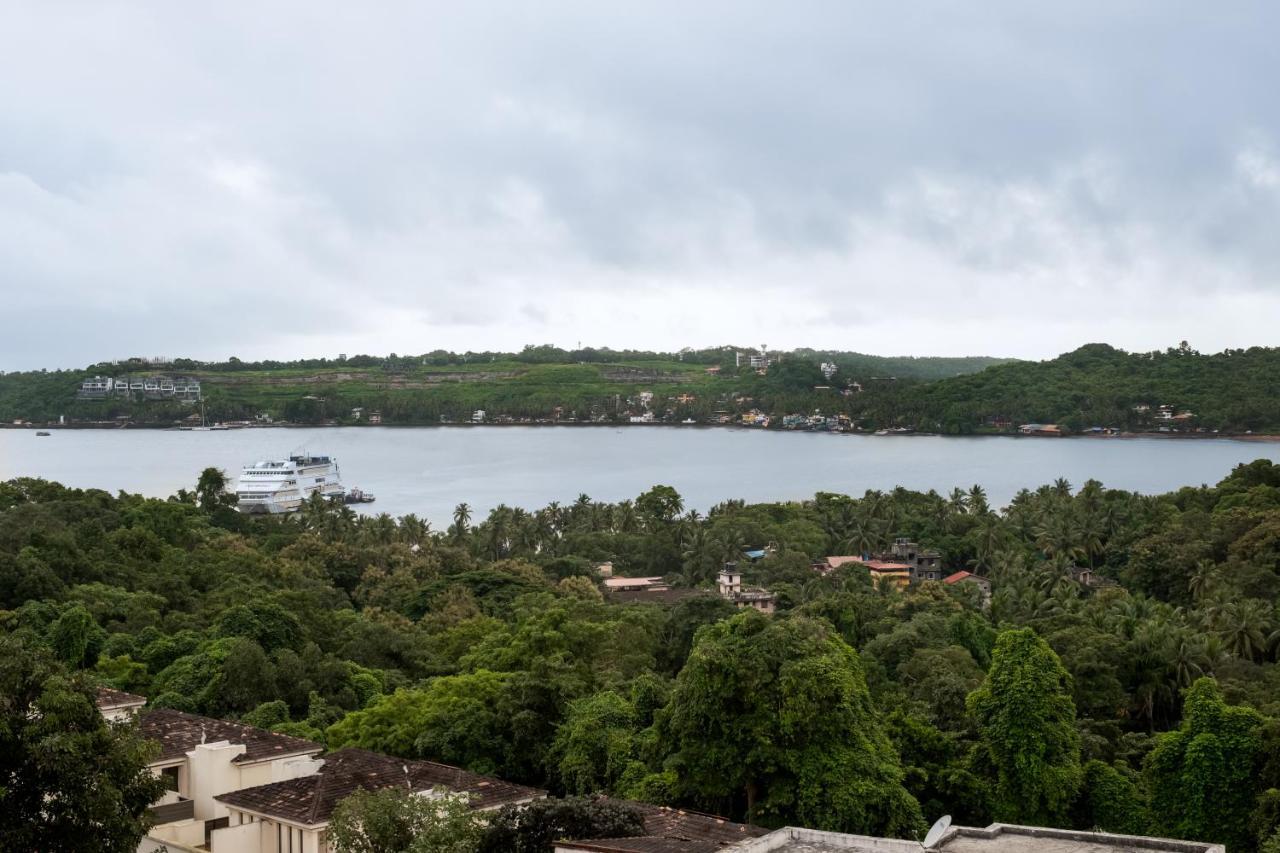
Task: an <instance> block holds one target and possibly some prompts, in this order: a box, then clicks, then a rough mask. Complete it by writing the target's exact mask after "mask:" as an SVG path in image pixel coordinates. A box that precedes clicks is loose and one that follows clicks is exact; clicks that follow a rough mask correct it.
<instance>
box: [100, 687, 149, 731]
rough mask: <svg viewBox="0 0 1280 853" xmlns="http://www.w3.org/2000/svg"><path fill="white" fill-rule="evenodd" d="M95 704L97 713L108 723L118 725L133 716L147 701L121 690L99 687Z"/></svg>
mask: <svg viewBox="0 0 1280 853" xmlns="http://www.w3.org/2000/svg"><path fill="white" fill-rule="evenodd" d="M97 704H98V712H99V713H100V714H102V716H103V718H104V719H105V720H106V721H107V722H108V723H118V722H120V721H122V720H128V719H130V718H132V717H133V716H135V715H136V714H137V713H138V712H139V711H141V710H142V707H143V706H144V705H146V704H147V700H146V698H145V697H143V696H135V695H134V694H132V693H125V692H124V691H123V690H115V689H113V688H111V687H99V688H98V700H97Z"/></svg>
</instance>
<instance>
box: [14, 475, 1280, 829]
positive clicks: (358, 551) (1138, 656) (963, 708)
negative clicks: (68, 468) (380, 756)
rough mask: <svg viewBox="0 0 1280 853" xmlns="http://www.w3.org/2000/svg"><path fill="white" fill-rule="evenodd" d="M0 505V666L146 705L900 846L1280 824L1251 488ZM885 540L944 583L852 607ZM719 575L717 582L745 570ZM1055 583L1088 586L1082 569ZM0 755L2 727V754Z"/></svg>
mask: <svg viewBox="0 0 1280 853" xmlns="http://www.w3.org/2000/svg"><path fill="white" fill-rule="evenodd" d="M222 485H223V482H222V479H221V477H220V476H218V474H217V472H213V471H207V472H205V474H204V475H203V476H202V477H201V479H200V483H199V485H198V487H197V488H196V489H195V490H194V491H193V492H191V493H182V494H179V495H177V496H175V497H174V498H173V499H171V500H168V501H160V500H153V499H144V498H141V497H137V496H131V495H125V494H121V495H116V496H113V495H110V494H107V493H105V492H100V491H79V490H74V489H67V488H63V487H62V486H59V485H56V484H52V483H47V482H43V481H36V480H18V481H11V482H8V483H3V484H0V608H2V609H0V626H2V629H3V632H4V633H5V634H6V635H7V638H6V649H7V650H8V652H7V654H8V655H12V654H15V652H14V651H13V650H14V649H22V648H28V649H30V648H45V649H48V650H49V652H50V653H51V654H53V655H55V656H56V657H57V658H58V659H59V660H60V661H61V665H62V666H64V667H68V668H71V669H73V670H80V671H84V672H87V673H90V674H92V675H94V676H96V677H97V678H100V679H102V680H103V681H104V682H106V683H108V684H111V685H113V686H115V687H118V688H121V689H124V690H129V691H133V692H138V693H142V694H144V695H146V696H147V697H149V699H150V701H151V703H152V704H153V705H158V706H168V707H174V708H180V709H185V710H189V711H193V712H199V713H202V714H207V715H214V716H223V717H235V718H240V719H243V720H248V721H251V722H253V723H255V724H257V725H261V726H266V727H271V728H275V729H277V730H280V731H285V732H290V733H294V734H299V735H305V736H306V737H309V738H313V739H316V740H318V741H321V742H324V743H327V744H328V745H329V746H330V747H332V748H336V747H340V746H344V745H360V746H365V747H369V748H372V749H376V750H380V751H384V752H388V753H392V754H395V755H401V756H407V757H424V758H430V759H434V760H439V761H444V762H447V763H451V764H457V765H461V766H464V767H467V768H469V769H472V770H476V771H480V772H484V773H492V774H497V775H499V776H502V777H504V778H506V779H509V780H512V781H516V782H524V783H530V784H535V785H539V786H546V787H548V788H550V789H551V790H552V791H554V792H559V793H591V792H609V793H613V794H617V795H620V796H625V797H630V798H634V799H641V800H647V801H651V802H660V803H673V804H683V805H687V806H691V807H696V808H699V809H703V810H706V811H711V812H714V813H718V814H724V815H727V816H730V817H733V818H737V819H744V818H745V819H749V820H751V821H753V822H756V823H761V824H765V825H782V824H800V825H807V826H814V827H820V828H829V829H838V830H845V831H854V832H861V833H868V834H881V833H885V834H893V835H899V836H907V837H910V836H914V835H915V834H916V833H918V832H919V831H921V829H922V828H923V827H924V826H925V825H926V822H927V821H930V820H932V819H934V818H936V817H937V816H938V815H940V814H942V813H944V812H945V813H949V814H952V815H953V816H954V817H955V819H956V821H957V822H958V823H963V824H967V825H979V826H981V825H985V824H986V823H988V822H990V821H992V820H1001V821H1008V822H1017V823H1037V824H1048V825H1055V826H1074V827H1080V828H1094V827H1099V828H1102V829H1107V830H1115V831H1121V832H1141V833H1150V834H1155V835H1164V836H1175V837H1185V838H1196V839H1201V840H1212V841H1220V842H1226V843H1227V844H1228V845H1230V849H1231V850H1232V851H1233V853H1236V851H1250V850H1254V849H1255V848H1256V847H1257V846H1258V844H1259V843H1261V842H1262V841H1264V840H1267V839H1273V843H1274V842H1275V841H1276V839H1275V834H1276V832H1277V824H1278V823H1280V664H1278V663H1277V654H1278V652H1280V642H1278V641H1280V632H1278V630H1277V629H1278V628H1280V614H1278V612H1277V604H1278V603H1280V466H1275V465H1272V464H1271V463H1269V462H1266V461H1261V460H1260V461H1258V462H1255V463H1252V464H1250V465H1247V466H1241V467H1239V468H1237V469H1236V470H1235V471H1233V472H1231V473H1230V475H1229V476H1227V477H1226V479H1224V480H1223V481H1222V482H1221V483H1220V484H1219V485H1218V486H1216V487H1213V488H1199V489H1184V490H1182V491H1180V492H1177V493H1174V494H1168V495H1163V496H1159V497H1146V496H1141V495H1137V494H1132V493H1128V492H1122V491H1114V490H1109V489H1107V488H1105V486H1104V485H1103V484H1101V483H1097V482H1089V483H1085V484H1081V485H1080V487H1079V488H1076V487H1073V486H1072V485H1071V484H1068V483H1066V482H1062V481H1059V482H1057V483H1054V484H1051V485H1044V486H1041V487H1039V488H1036V489H1035V490H1034V491H1024V492H1022V493H1020V494H1019V495H1018V496H1017V497H1016V498H1015V499H1014V500H1013V502H1012V503H1011V505H1010V506H1009V507H1008V508H1006V509H1004V510H1001V511H998V510H996V509H994V508H992V507H990V506H989V505H988V503H987V501H986V498H985V495H984V494H983V492H982V490H981V489H980V488H978V487H973V488H971V489H969V490H959V489H957V490H956V491H954V492H953V493H952V494H950V495H945V496H944V495H938V494H934V493H928V494H921V493H913V492H908V491H904V490H896V491H894V492H891V493H868V494H866V495H864V496H862V497H857V498H850V497H844V496H839V495H832V494H820V495H817V496H815V497H814V499H813V500H810V501H806V502H803V503H788V504H764V505H744V504H742V503H740V502H729V503H725V504H722V505H720V506H717V507H715V508H714V509H713V510H712V511H711V512H709V513H708V514H707V515H706V516H705V517H704V516H701V515H699V514H698V513H696V512H685V511H684V509H683V506H682V502H681V500H680V498H679V495H677V494H675V493H674V492H673V491H672V490H671V489H668V488H664V487H656V488H654V489H652V490H651V491H649V492H646V493H645V494H643V495H640V496H638V497H637V498H636V499H635V500H634V501H623V502H621V503H618V504H604V503H599V502H596V501H592V500H591V499H590V498H589V497H587V496H585V495H583V496H582V497H581V498H580V499H578V500H577V501H575V502H573V503H572V504H570V505H567V506H559V505H554V504H553V505H550V506H548V507H545V508H543V509H540V510H537V511H533V512H526V511H524V510H520V509H515V508H509V507H499V508H498V509H496V510H494V511H493V512H492V513H491V514H490V515H489V516H488V517H487V518H484V519H478V518H472V517H471V513H470V510H469V509H468V508H467V507H466V506H465V505H461V506H459V507H458V509H457V512H456V514H455V520H454V523H453V524H452V525H451V526H450V527H449V528H448V529H446V530H432V529H431V528H430V526H429V525H428V524H426V523H425V522H423V521H422V520H420V519H417V518H415V517H413V516H406V517H404V518H401V519H392V518H390V517H387V516H378V517H367V518H366V517H359V516H355V515H353V514H352V513H351V512H350V511H349V510H347V509H345V508H342V507H333V506H328V505H325V504H322V503H315V504H313V505H310V506H309V507H308V508H307V509H306V511H305V512H303V513H301V514H299V515H298V516H297V517H292V518H260V519H248V518H245V517H242V516H241V515H239V514H238V513H237V512H236V511H235V510H234V508H233V507H232V506H231V501H232V500H233V499H232V498H230V497H229V496H227V495H226V494H224V493H223V492H222ZM896 536H909V537H911V538H913V539H914V540H916V541H918V542H920V543H921V544H922V545H924V546H926V547H934V548H938V549H940V550H941V551H942V552H943V555H944V559H945V562H946V564H947V567H948V568H949V569H951V570H959V569H970V570H973V571H977V572H980V573H982V574H986V575H988V576H989V577H990V579H991V581H992V583H993V586H994V589H993V595H992V598H991V599H990V601H989V602H984V600H983V598H982V596H981V595H980V594H979V591H978V590H977V589H976V588H974V587H973V586H972V585H970V584H957V585H952V586H948V585H944V584H940V583H934V582H930V583H924V584H921V585H919V586H917V587H913V588H911V589H909V590H907V591H905V592H898V591H896V590H894V589H893V588H892V587H891V586H890V585H888V584H884V585H882V587H881V588H876V587H875V586H874V585H873V584H872V583H871V581H870V579H869V577H868V575H867V573H866V570H865V569H861V568H850V567H845V568H842V569H839V570H836V571H834V572H832V573H831V574H829V575H827V576H820V575H819V574H817V573H815V572H814V571H813V570H812V569H811V568H810V563H811V561H812V560H813V559H814V558H819V557H822V556H824V555H828V554H849V553H858V552H862V551H874V550H878V549H880V548H882V547H884V546H885V545H886V544H887V543H888V542H889V541H890V540H891V539H892V538H894V537H896ZM767 544H772V545H773V546H775V548H776V551H775V552H774V553H772V554H771V555H770V556H767V557H765V558H764V559H762V560H760V561H759V562H757V563H754V564H750V565H749V566H747V580H748V581H749V582H752V583H756V584H760V585H763V586H766V587H768V588H770V589H772V590H773V591H775V592H776V593H777V594H778V597H779V612H778V613H777V614H776V615H774V616H771V617H770V616H764V615H760V614H757V613H754V612H745V613H738V612H736V611H735V610H734V608H733V606H732V605H731V604H729V603H728V602H726V601H724V600H722V599H720V598H719V597H718V596H716V595H715V594H714V593H712V592H710V591H708V592H706V593H705V594H701V595H692V596H689V597H685V598H680V597H679V596H678V595H677V596H671V597H670V598H673V599H679V600H675V601H666V602H665V603H664V602H654V603H630V604H622V603H615V602H612V601H608V600H605V599H604V598H603V597H602V595H601V593H600V591H599V587H598V584H597V578H596V577H595V576H594V574H593V568H592V566H593V562H595V561H600V560H612V561H613V563H614V567H615V571H616V572H617V573H619V574H631V575H642V574H643V575H650V574H658V575H666V576H668V577H669V578H670V579H671V581H672V582H673V584H674V585H675V588H676V589H677V590H679V589H690V590H694V589H705V590H709V589H710V587H711V581H712V578H713V575H714V573H715V572H716V570H717V569H718V568H719V567H720V565H721V564H722V563H723V562H724V561H725V560H729V559H734V560H742V557H743V551H744V549H747V548H752V547H759V546H764V545H767ZM744 565H745V563H744ZM1081 569H1091V570H1092V571H1093V572H1094V573H1095V575H1096V576H1095V577H1094V578H1093V580H1092V583H1088V582H1084V581H1087V580H1089V578H1088V575H1087V574H1082V572H1081ZM0 737H2V735H0Z"/></svg>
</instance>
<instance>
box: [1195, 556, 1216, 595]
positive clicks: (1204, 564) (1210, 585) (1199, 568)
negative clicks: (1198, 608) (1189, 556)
mask: <svg viewBox="0 0 1280 853" xmlns="http://www.w3.org/2000/svg"><path fill="white" fill-rule="evenodd" d="M1218 580H1219V576H1218V567H1217V565H1216V564H1215V563H1214V562H1213V561H1212V560H1201V561H1200V562H1199V563H1196V570H1195V572H1194V573H1192V575H1191V577H1190V578H1189V579H1188V581H1187V588H1188V590H1189V591H1190V593H1191V600H1192V601H1200V600H1202V599H1203V598H1205V597H1206V596H1207V595H1209V593H1211V592H1213V590H1214V589H1215V588H1216V587H1217V585H1218Z"/></svg>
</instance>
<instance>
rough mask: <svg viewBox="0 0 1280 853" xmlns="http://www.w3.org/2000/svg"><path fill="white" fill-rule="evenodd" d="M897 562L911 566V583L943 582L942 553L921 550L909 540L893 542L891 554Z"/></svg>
mask: <svg viewBox="0 0 1280 853" xmlns="http://www.w3.org/2000/svg"><path fill="white" fill-rule="evenodd" d="M889 553H890V556H892V557H893V558H894V559H895V560H897V561H899V562H903V563H906V564H907V565H909V566H911V582H912V583H913V584H915V583H924V582H925V581H936V580H942V552H941V551H938V550H936V549H934V548H921V547H920V546H919V545H918V544H917V543H915V542H912V541H911V540H909V539H904V538H901V537H899V538H898V539H895V540H893V548H892V549H891V551H890V552H889Z"/></svg>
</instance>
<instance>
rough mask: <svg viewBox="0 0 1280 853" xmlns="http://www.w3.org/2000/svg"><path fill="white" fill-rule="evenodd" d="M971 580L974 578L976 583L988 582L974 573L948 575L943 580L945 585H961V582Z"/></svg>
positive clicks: (961, 572)
mask: <svg viewBox="0 0 1280 853" xmlns="http://www.w3.org/2000/svg"><path fill="white" fill-rule="evenodd" d="M969 578H973V579H974V580H976V581H985V580H986V578H984V577H983V576H982V575H975V574H974V573H973V572H965V571H959V572H956V573H955V574H954V575H947V576H946V577H945V578H943V579H942V582H943V583H960V581H963V580H968V579H969Z"/></svg>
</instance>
